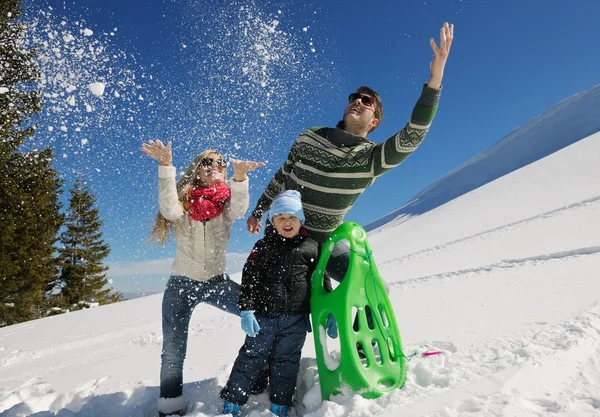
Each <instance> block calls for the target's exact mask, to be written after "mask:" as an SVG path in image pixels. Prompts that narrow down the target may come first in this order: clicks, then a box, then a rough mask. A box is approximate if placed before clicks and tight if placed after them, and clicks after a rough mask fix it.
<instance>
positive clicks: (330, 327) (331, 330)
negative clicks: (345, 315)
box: [325, 313, 338, 339]
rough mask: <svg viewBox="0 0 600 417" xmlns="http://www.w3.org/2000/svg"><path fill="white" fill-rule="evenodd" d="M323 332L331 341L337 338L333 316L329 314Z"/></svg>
mask: <svg viewBox="0 0 600 417" xmlns="http://www.w3.org/2000/svg"><path fill="white" fill-rule="evenodd" d="M325 330H327V336H329V337H331V338H332V339H337V337H338V328H337V323H336V322H335V318H334V317H333V314H331V313H329V315H328V316H327V321H326V323H325Z"/></svg>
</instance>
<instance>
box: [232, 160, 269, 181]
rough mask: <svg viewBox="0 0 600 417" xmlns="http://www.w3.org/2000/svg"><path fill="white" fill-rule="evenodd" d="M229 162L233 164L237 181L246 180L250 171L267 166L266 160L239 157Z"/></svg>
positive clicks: (234, 178) (234, 176) (234, 177)
mask: <svg viewBox="0 0 600 417" xmlns="http://www.w3.org/2000/svg"><path fill="white" fill-rule="evenodd" d="M229 162H231V165H233V180H234V181H235V182H242V181H246V179H247V178H248V177H247V176H246V174H247V173H248V172H250V171H254V170H255V169H256V168H258V167H264V166H265V163H264V162H254V161H240V160H239V159H230V160H229Z"/></svg>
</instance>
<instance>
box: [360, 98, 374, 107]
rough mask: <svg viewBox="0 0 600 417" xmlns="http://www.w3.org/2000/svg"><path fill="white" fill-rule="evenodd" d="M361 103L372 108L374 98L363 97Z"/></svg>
mask: <svg viewBox="0 0 600 417" xmlns="http://www.w3.org/2000/svg"><path fill="white" fill-rule="evenodd" d="M360 101H362V104H364V105H365V106H367V107H371V106H372V105H373V98H372V97H369V96H361V97H360Z"/></svg>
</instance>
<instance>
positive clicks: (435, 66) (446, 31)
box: [427, 23, 454, 90]
mask: <svg viewBox="0 0 600 417" xmlns="http://www.w3.org/2000/svg"><path fill="white" fill-rule="evenodd" d="M453 38H454V25H451V24H448V23H444V26H442V28H441V29H440V47H439V48H438V46H437V44H436V43H435V40H434V39H433V38H430V39H429V44H430V45H431V49H432V50H433V61H431V65H430V67H431V77H429V81H428V82H427V86H428V87H430V88H435V89H437V90H439V89H440V88H442V77H443V76H444V67H445V66H446V61H447V60H448V55H449V54H450V46H451V45H452V39H453Z"/></svg>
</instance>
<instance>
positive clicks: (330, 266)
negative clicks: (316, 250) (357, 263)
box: [325, 241, 350, 282]
mask: <svg viewBox="0 0 600 417" xmlns="http://www.w3.org/2000/svg"><path fill="white" fill-rule="evenodd" d="M349 264H350V246H348V244H347V243H346V242H344V241H339V242H337V244H336V245H335V246H334V247H333V250H332V251H331V256H330V257H329V260H328V261H327V266H326V267H325V271H327V274H328V275H329V278H331V279H333V280H334V281H337V282H342V280H343V279H344V275H345V274H346V270H347V269H348V265H349Z"/></svg>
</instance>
